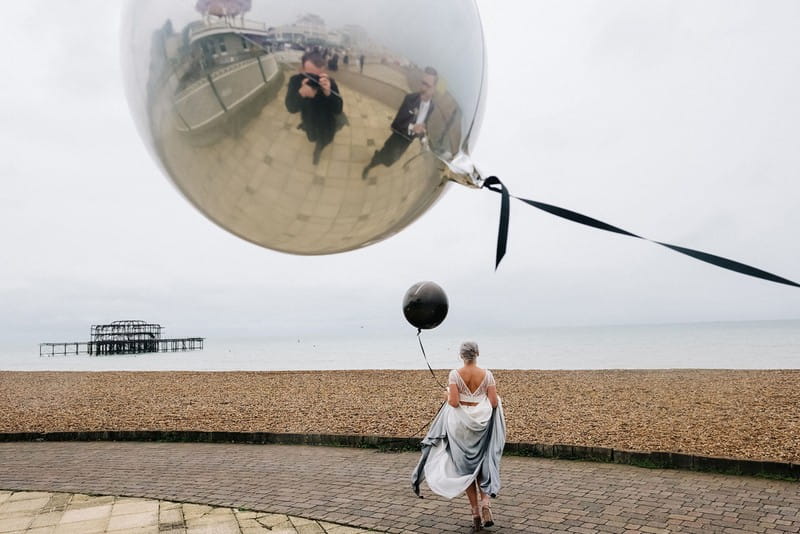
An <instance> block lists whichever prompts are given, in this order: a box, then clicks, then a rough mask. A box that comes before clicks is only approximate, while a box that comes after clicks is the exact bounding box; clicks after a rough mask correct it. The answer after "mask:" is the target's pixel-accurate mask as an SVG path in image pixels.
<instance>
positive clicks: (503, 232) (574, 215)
mask: <svg viewBox="0 0 800 534" xmlns="http://www.w3.org/2000/svg"><path fill="white" fill-rule="evenodd" d="M483 187H485V188H486V189H488V190H490V191H494V192H495V193H499V194H500V195H501V203H500V225H499V228H498V232H497V254H496V256H495V270H496V269H497V268H498V267H499V266H500V261H501V260H502V259H503V256H505V253H506V242H507V241H508V222H509V211H510V206H509V199H510V198H516V199H517V200H519V201H521V202H524V203H525V204H528V205H529V206H533V207H534V208H537V209H540V210H542V211H546V212H547V213H550V214H551V215H555V216H557V217H561V218H562V219H567V220H568V221H572V222H576V223H578V224H583V225H585V226H590V227H592V228H597V229H598V230H605V231H606V232H613V233H616V234H621V235H626V236H628V237H635V238H636V239H643V240H645V241H649V242H651V243H655V244H656V245H661V246H662V247H666V248H668V249H670V250H674V251H675V252H679V253H681V254H685V255H686V256H690V257H692V258H694V259H696V260H699V261H702V262H705V263H709V264H711V265H715V266H717V267H720V268H722V269H727V270H729V271H733V272H737V273H740V274H744V275H747V276H752V277H755V278H760V279H762V280H766V281H768V282H775V283H776V284H785V285H788V286H793V287H800V284H798V283H797V282H793V281H791V280H788V279H786V278H782V277H780V276H777V275H774V274H772V273H768V272H767V271H762V270H761V269H757V268H755V267H751V266H750V265H746V264H744V263H740V262H738V261H734V260H731V259H728V258H723V257H722V256H716V255H714V254H709V253H707V252H702V251H699V250H694V249H690V248H685V247H679V246H677V245H670V244H669V243H663V242H661V241H654V240H652V239H648V238H646V237H642V236H639V235H636V234H634V233H631V232H628V231H627V230H623V229H622V228H618V227H616V226H612V225H610V224H608V223H605V222H603V221H599V220H597V219H594V218H592V217H589V216H587V215H583V214H581V213H578V212H575V211H571V210H568V209H564V208H560V207H558V206H553V205H551V204H545V203H544V202H538V201H536V200H530V199H527V198H520V197H517V196H514V195H512V194H510V193H509V192H508V188H506V186H505V185H504V184H503V182H501V181H500V179H499V178H497V177H496V176H490V177H489V178H487V179H486V180H485V181H484V183H483Z"/></svg>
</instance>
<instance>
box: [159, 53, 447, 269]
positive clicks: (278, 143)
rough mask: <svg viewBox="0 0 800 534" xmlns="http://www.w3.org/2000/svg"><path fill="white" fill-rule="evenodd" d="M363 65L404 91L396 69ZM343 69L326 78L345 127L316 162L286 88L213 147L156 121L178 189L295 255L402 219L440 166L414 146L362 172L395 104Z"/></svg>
mask: <svg viewBox="0 0 800 534" xmlns="http://www.w3.org/2000/svg"><path fill="white" fill-rule="evenodd" d="M376 71H380V72H376ZM370 72H371V73H372V74H379V75H381V76H382V78H383V79H384V80H386V79H390V80H392V81H393V82H394V83H396V84H398V85H401V87H394V86H393V87H392V89H393V90H390V91H391V94H392V96H395V98H396V99H397V98H398V97H399V98H400V99H401V98H402V96H403V95H404V94H405V92H406V90H407V88H408V82H407V80H406V79H405V77H404V76H402V74H401V73H399V72H397V71H394V70H392V69H390V68H388V67H382V66H380V67H376V68H373V69H370ZM342 74H344V76H336V73H334V74H333V76H335V79H336V81H337V83H338V85H339V88H340V92H341V95H342V98H343V100H344V102H345V114H346V117H347V124H345V125H344V126H343V127H342V128H341V129H340V130H339V131H338V132H336V135H335V137H334V139H333V143H332V144H331V145H329V146H327V147H326V148H325V149H324V150H323V152H322V156H321V159H320V161H319V163H318V164H317V165H314V164H313V162H312V155H313V150H314V144H313V143H311V142H309V141H308V140H307V139H306V136H305V132H303V131H302V130H300V129H298V125H299V124H300V118H299V116H298V115H293V114H289V113H288V112H287V111H286V108H285V106H284V99H285V96H286V87H285V85H281V87H280V89H279V90H278V92H277V93H276V94H275V96H274V97H273V98H272V99H271V100H270V101H269V102H268V103H267V104H266V105H264V106H263V108H262V109H260V111H259V113H258V114H257V115H256V116H254V117H252V119H251V120H248V121H247V122H246V123H245V124H244V125H241V126H240V125H234V126H233V128H234V129H235V131H234V132H232V133H230V134H228V135H223V136H222V138H221V139H219V140H218V141H216V142H213V143H211V144H205V142H204V137H203V136H204V135H208V133H207V132H202V133H201V134H200V135H198V136H197V138H196V139H195V140H194V141H193V142H187V138H186V136H187V132H185V131H181V128H180V127H181V126H182V123H181V122H180V121H179V120H178V119H177V118H175V117H174V115H173V118H172V120H171V121H165V122H164V123H163V127H162V130H161V140H162V143H163V148H164V159H165V162H166V164H167V166H168V167H169V168H171V169H172V171H173V176H174V178H175V180H176V182H177V183H178V185H179V187H180V188H181V189H182V190H183V192H184V193H185V194H186V195H187V196H188V197H189V198H190V199H191V200H192V201H193V202H194V203H195V204H197V205H198V206H199V207H201V208H202V209H203V211H204V212H206V213H207V214H208V216H209V217H210V218H211V219H212V220H215V221H218V222H221V223H222V222H224V225H225V226H226V227H228V228H229V229H231V230H233V231H234V232H235V233H237V234H238V235H240V236H242V237H245V238H246V239H249V240H252V241H255V242H257V243H258V244H261V245H264V246H269V247H270V248H275V249H278V250H286V251H290V252H294V253H301V254H303V253H305V254H312V253H315V254H317V253H319V254H324V253H330V252H338V251H342V250H347V249H352V248H355V247H358V246H361V245H362V244H364V243H365V242H369V241H372V240H378V239H381V238H383V237H386V236H387V235H389V234H392V233H394V232H396V231H398V230H399V229H401V228H402V227H404V226H406V225H407V224H408V223H410V222H411V221H412V220H413V219H415V218H416V217H417V216H418V215H419V214H421V213H422V212H423V211H424V210H425V209H427V207H428V206H429V205H430V204H431V203H433V202H434V201H435V200H436V199H437V197H438V195H439V194H440V193H441V192H442V190H443V189H444V187H445V184H446V182H444V181H443V180H442V177H441V168H442V164H441V163H440V162H439V161H438V160H437V158H436V157H435V156H434V155H433V154H431V153H430V152H429V151H425V150H424V149H423V147H422V145H421V144H420V143H414V144H412V145H411V147H410V148H409V149H408V150H407V151H406V153H405V154H404V155H403V156H402V157H401V159H400V160H399V161H398V162H397V163H395V164H394V165H392V166H391V167H383V166H381V167H377V168H375V169H373V170H372V171H371V172H370V177H369V178H368V179H367V180H363V179H362V176H361V173H362V170H363V169H364V167H365V166H366V165H367V163H369V161H370V158H371V157H372V154H373V153H374V151H375V150H377V149H379V148H380V146H381V145H382V144H383V142H384V140H385V139H386V137H387V136H388V135H389V134H390V130H389V124H390V123H391V121H392V119H393V117H394V114H395V112H396V110H395V109H393V108H391V107H389V106H388V105H387V104H384V103H382V102H380V101H378V100H377V99H376V98H372V97H370V96H368V95H366V94H364V93H361V92H358V91H357V90H355V89H353V88H352V86H351V85H349V84H348V80H350V81H351V83H352V84H353V85H357V84H358V82H359V81H360V80H358V78H360V77H361V75H360V74H356V73H349V72H342ZM348 74H349V75H350V76H347V75H348ZM387 74H388V75H387ZM384 83H385V82H384ZM386 92H389V91H386ZM219 128H230V126H229V125H228V124H226V125H225V126H219ZM188 135H191V134H188ZM230 158H232V159H233V163H231V161H229V159H230ZM421 177H422V178H421ZM256 236H257V237H256Z"/></svg>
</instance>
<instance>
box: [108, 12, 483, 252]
mask: <svg viewBox="0 0 800 534" xmlns="http://www.w3.org/2000/svg"><path fill="white" fill-rule="evenodd" d="M122 55H123V62H124V71H125V76H126V89H127V93H128V99H129V102H130V106H131V110H132V112H133V115H134V117H135V119H136V121H137V123H138V126H139V130H140V132H141V134H142V137H143V138H144V140H145V142H146V144H147V145H148V146H149V147H150V149H151V150H152V152H153V153H154V155H155V156H156V158H157V159H158V161H159V162H160V164H161V166H162V167H163V169H164V170H165V172H166V173H167V174H168V175H169V177H170V178H171V179H172V181H173V182H174V183H175V185H177V187H178V188H179V189H180V191H181V192H182V193H183V194H184V195H185V196H186V197H187V198H188V199H189V200H190V201H191V202H192V203H193V204H194V205H195V206H197V207H198V208H199V209H200V211H201V212H203V213H204V214H205V215H206V216H208V217H209V218H210V219H211V220H213V221H214V222H216V223H217V224H219V225H220V226H222V227H223V228H225V229H227V230H229V231H230V232H233V233H234V234H236V235H238V236H240V237H242V238H244V239H247V240H248V241H251V242H253V243H257V244H259V245H262V246H264V247H268V248H271V249H275V250H281V251H284V252H291V253H295V254H329V253H334V252H341V251H345V250H350V249H354V248H357V247H361V246H365V245H368V244H370V243H374V242H375V241H378V240H380V239H383V238H386V237H388V236H390V235H392V234H394V233H396V232H397V231H399V230H401V229H402V228H403V227H405V226H406V225H408V224H409V223H411V222H412V221H413V220H414V219H416V218H417V217H419V216H420V215H421V214H422V213H423V212H424V211H425V210H426V209H427V208H429V207H430V206H431V205H432V204H433V203H434V202H435V201H436V199H437V198H438V197H439V196H440V195H441V194H442V192H443V190H444V189H445V186H446V185H447V183H448V180H455V181H458V182H461V183H464V184H466V185H478V184H479V183H480V176H479V175H478V174H477V172H476V171H475V170H474V167H473V166H472V164H471V161H470V159H469V152H470V145H471V143H473V142H474V139H475V135H476V132H477V128H478V125H479V122H480V117H481V104H482V100H483V94H482V93H483V91H485V79H484V76H485V65H484V63H485V59H484V45H483V37H482V31H481V25H480V20H479V17H478V11H477V8H476V6H475V4H474V1H473V0H436V1H430V0H403V1H397V0H337V1H331V0H280V1H279V0H132V1H130V2H129V3H128V5H127V7H126V9H125V14H124V16H123V25H122Z"/></svg>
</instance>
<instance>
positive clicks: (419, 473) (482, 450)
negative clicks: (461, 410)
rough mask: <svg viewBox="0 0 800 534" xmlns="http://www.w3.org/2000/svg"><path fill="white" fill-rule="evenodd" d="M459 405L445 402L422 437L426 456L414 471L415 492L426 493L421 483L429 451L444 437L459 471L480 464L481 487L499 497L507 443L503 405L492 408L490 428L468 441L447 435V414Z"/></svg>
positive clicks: (473, 469) (472, 470)
mask: <svg viewBox="0 0 800 534" xmlns="http://www.w3.org/2000/svg"><path fill="white" fill-rule="evenodd" d="M457 409H458V408H453V407H452V406H450V405H449V404H447V403H444V405H443V406H442V408H441V409H440V410H439V413H438V414H436V417H435V418H434V420H433V421H432V422H431V426H430V428H429V429H428V433H427V434H426V435H425V438H424V439H423V440H422V444H421V445H422V457H421V458H420V459H419V463H417V467H415V468H414V472H413V473H412V474H411V487H412V488H413V490H414V493H416V494H417V495H418V496H419V497H422V495H420V490H419V485H420V484H421V483H422V481H423V480H425V463H426V462H427V461H428V455H429V454H430V453H431V448H432V447H433V446H434V445H436V444H437V443H439V441H441V440H444V441H445V442H446V444H447V446H448V449H449V451H450V457H451V458H452V459H453V463H454V464H455V466H456V469H457V471H458V473H459V474H460V475H468V474H471V473H475V472H476V471H478V469H479V468H480V475H481V483H480V486H481V491H483V492H484V493H488V494H489V495H491V496H492V497H496V496H497V494H498V493H499V492H500V458H501V457H502V456H503V447H505V444H506V423H505V417H504V414H503V405H502V404H501V403H498V404H497V407H496V408H493V409H492V417H491V419H490V420H489V424H487V425H486V429H485V430H484V431H483V432H481V433H474V434H473V439H470V440H469V442H465V443H457V442H456V441H455V440H453V439H449V437H448V435H447V417H448V415H449V413H450V411H451V410H457ZM465 441H467V440H465Z"/></svg>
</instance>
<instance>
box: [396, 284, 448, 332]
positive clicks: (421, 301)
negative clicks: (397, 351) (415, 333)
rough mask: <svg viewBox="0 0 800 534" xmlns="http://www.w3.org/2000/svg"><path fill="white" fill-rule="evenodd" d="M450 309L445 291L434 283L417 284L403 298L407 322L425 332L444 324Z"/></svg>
mask: <svg viewBox="0 0 800 534" xmlns="http://www.w3.org/2000/svg"><path fill="white" fill-rule="evenodd" d="M448 307H449V306H448V303H447V295H446V294H445V292H444V289H442V288H441V287H440V286H439V284H436V283H434V282H417V283H416V284H414V285H413V286H411V287H410V288H409V289H408V291H406V296H405V297H403V315H405V316H406V320H407V321H408V322H409V323H411V324H412V325H414V326H416V327H417V328H420V329H423V330H428V329H430V328H436V327H437V326H439V325H440V324H442V321H444V318H445V317H447V310H448Z"/></svg>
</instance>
